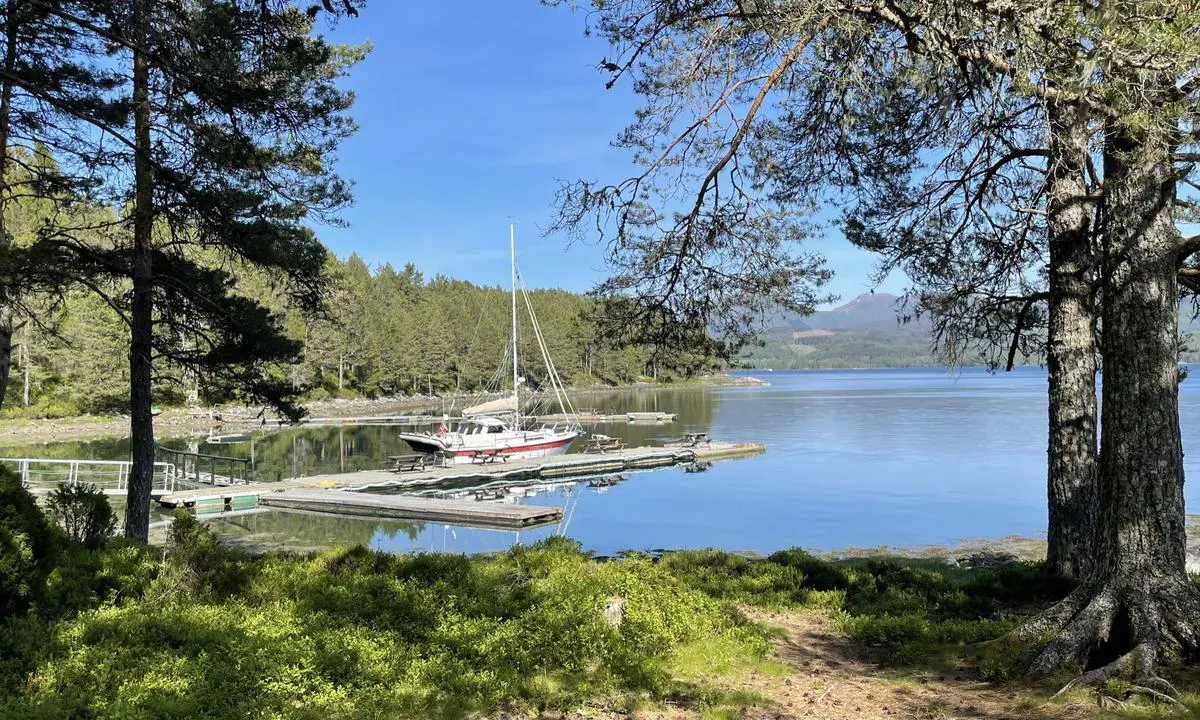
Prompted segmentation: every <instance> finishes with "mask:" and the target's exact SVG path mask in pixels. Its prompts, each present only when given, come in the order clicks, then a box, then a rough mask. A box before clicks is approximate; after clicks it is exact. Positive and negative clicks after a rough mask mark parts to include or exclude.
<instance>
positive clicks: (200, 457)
mask: <svg viewBox="0 0 1200 720" xmlns="http://www.w3.org/2000/svg"><path fill="white" fill-rule="evenodd" d="M158 453H159V456H160V457H163V458H164V459H166V460H169V461H170V462H169V463H168V464H170V465H171V466H173V467H174V468H175V475H176V478H177V479H178V480H180V481H184V482H188V483H201V484H205V485H248V484H249V483H250V482H251V481H252V480H253V477H252V476H253V473H254V468H253V466H252V465H251V462H250V460H249V459H248V458H235V457H226V456H224V455H207V454H205V453H198V452H190V451H188V450H176V449H174V448H168V447H161V446H160V447H159V448H158Z"/></svg>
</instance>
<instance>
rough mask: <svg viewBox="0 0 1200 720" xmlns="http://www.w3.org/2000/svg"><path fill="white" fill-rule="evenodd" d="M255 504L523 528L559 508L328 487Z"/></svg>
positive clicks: (554, 518)
mask: <svg viewBox="0 0 1200 720" xmlns="http://www.w3.org/2000/svg"><path fill="white" fill-rule="evenodd" d="M259 504H261V505H264V506H266V507H273V508H281V509H285V510H308V511H315V512H325V513H337V514H339V515H359V516H366V517H378V518H401V519H406V520H428V521H430V522H441V523H449V524H452V525H476V526H482V527H495V528H508V529H515V528H525V527H534V526H537V525H545V524H546V523H552V522H558V521H559V520H561V519H562V509H561V508H557V507H543V506H541V505H517V504H515V503H497V502H481V501H478V500H438V499H433V498H423V497H408V496H405V495H377V494H374V493H356V492H330V491H329V490H285V491H284V492H275V493H267V494H265V495H262V496H260V497H259Z"/></svg>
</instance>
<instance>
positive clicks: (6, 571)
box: [0, 468, 57, 618]
mask: <svg viewBox="0 0 1200 720" xmlns="http://www.w3.org/2000/svg"><path fill="white" fill-rule="evenodd" d="M56 545H57V543H56V542H55V533H54V529H53V527H51V525H50V523H48V522H47V521H46V517H45V515H43V514H42V511H41V509H40V508H39V507H38V505H37V501H35V500H34V498H33V496H32V495H30V494H29V492H28V491H27V490H25V488H23V487H21V481H20V478H18V477H17V476H16V475H15V474H14V473H13V472H12V471H10V470H8V469H7V468H0V618H4V617H7V616H9V615H12V614H14V613H20V612H24V611H25V610H27V609H28V608H29V607H30V606H31V605H32V604H33V603H34V602H35V601H36V600H37V599H38V598H39V597H40V596H41V593H42V586H43V583H44V582H45V578H46V575H47V573H49V571H50V569H51V567H52V564H53V555H54V553H55V552H56Z"/></svg>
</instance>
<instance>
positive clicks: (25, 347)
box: [21, 324, 30, 407]
mask: <svg viewBox="0 0 1200 720" xmlns="http://www.w3.org/2000/svg"><path fill="white" fill-rule="evenodd" d="M29 335H30V331H29V325H28V324H26V325H25V341H24V342H22V343H21V370H22V371H23V372H24V373H25V385H24V387H22V388H21V407H29Z"/></svg>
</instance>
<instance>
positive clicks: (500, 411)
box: [399, 225, 583, 464]
mask: <svg viewBox="0 0 1200 720" xmlns="http://www.w3.org/2000/svg"><path fill="white" fill-rule="evenodd" d="M508 234H509V250H510V252H511V256H512V336H511V339H512V345H511V349H512V379H513V386H512V395H509V396H507V397H502V398H499V399H496V400H490V401H488V402H484V403H480V404H478V405H475V406H474V407H469V408H467V409H465V410H463V412H462V414H463V418H462V420H461V421H460V422H459V423H458V426H457V427H455V428H454V429H453V430H451V429H450V428H449V427H448V424H447V423H448V422H449V417H446V416H443V418H442V424H441V426H440V427H439V428H438V431H437V432H436V433H418V432H402V433H400V434H399V435H400V439H401V440H404V441H405V442H407V443H408V444H409V445H410V446H411V447H412V449H413V450H414V451H415V452H419V453H426V454H436V455H438V456H439V457H440V458H441V459H442V460H443V461H445V462H448V463H454V464H459V463H472V462H494V461H496V460H507V459H508V458H530V457H546V456H550V455H561V454H563V453H565V452H566V451H567V448H569V447H570V446H571V443H572V442H573V441H574V440H575V438H577V437H579V436H580V435H582V434H583V428H582V427H581V426H580V425H579V423H578V422H576V421H574V420H573V419H572V420H567V421H565V422H556V423H554V424H543V425H541V426H540V427H537V428H526V427H524V426H523V424H522V422H521V396H520V388H521V385H522V383H523V382H524V380H525V378H523V377H521V375H520V366H519V364H518V362H517V251H516V239H515V236H514V229H513V226H512V225H510V226H509V228H508ZM525 305H526V308H528V310H529V316H530V319H531V320H532V325H533V332H534V336H535V337H536V338H537V341H538V347H539V349H540V350H541V355H542V358H543V359H544V360H545V362H546V365H547V367H546V370H547V378H548V380H549V382H550V384H551V386H552V388H553V390H554V394H555V397H556V398H558V403H559V406H560V408H561V410H562V412H563V414H564V415H565V416H566V417H568V418H574V417H575V413H574V411H573V410H574V409H573V408H571V406H570V402H569V401H568V400H566V399H565V398H566V389H565V388H564V387H563V386H562V384H561V381H560V380H559V379H558V377H559V376H558V372H557V371H556V370H555V369H554V364H553V362H552V361H551V360H550V353H549V351H548V350H547V348H546V344H545V341H544V340H543V338H542V335H541V331H540V329H539V327H538V324H537V319H536V318H535V317H534V316H533V306H532V304H530V303H529V302H528V297H526V303H525Z"/></svg>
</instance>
